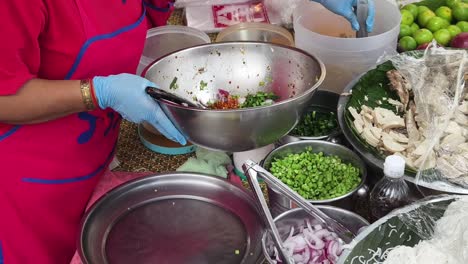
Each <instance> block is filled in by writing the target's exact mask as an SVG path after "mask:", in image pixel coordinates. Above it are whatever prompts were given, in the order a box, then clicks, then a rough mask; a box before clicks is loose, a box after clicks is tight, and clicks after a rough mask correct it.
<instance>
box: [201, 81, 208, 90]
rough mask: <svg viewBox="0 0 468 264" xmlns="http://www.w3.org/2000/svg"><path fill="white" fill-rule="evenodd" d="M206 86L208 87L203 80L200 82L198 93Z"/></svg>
mask: <svg viewBox="0 0 468 264" xmlns="http://www.w3.org/2000/svg"><path fill="white" fill-rule="evenodd" d="M207 86H208V83H206V82H204V81H203V80H202V81H200V91H203V90H205V88H206V87H207Z"/></svg>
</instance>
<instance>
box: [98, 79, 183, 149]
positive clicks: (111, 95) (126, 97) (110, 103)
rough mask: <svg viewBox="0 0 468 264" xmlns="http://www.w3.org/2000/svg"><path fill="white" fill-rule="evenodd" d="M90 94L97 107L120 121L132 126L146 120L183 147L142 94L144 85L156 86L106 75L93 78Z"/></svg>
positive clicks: (157, 108) (174, 130)
mask: <svg viewBox="0 0 468 264" xmlns="http://www.w3.org/2000/svg"><path fill="white" fill-rule="evenodd" d="M93 86H94V93H95V95H96V99H97V101H98V103H99V107H100V108H102V109H105V108H107V107H110V108H112V109H114V110H115V111H117V112H119V113H120V114H121V115H122V117H123V118H125V119H127V120H128V121H131V122H134V123H141V122H143V121H146V122H148V123H150V124H151V125H152V126H154V127H155V128H157V129H158V130H159V132H161V134H163V135H164V136H165V137H167V138H169V139H171V140H173V141H177V142H179V143H180V144H182V145H185V144H186V143H187V141H186V140H185V138H184V136H182V134H181V133H180V132H179V131H178V130H177V128H175V126H174V125H173V124H172V122H171V121H170V120H169V119H168V118H167V116H166V115H165V114H164V112H163V111H162V109H161V108H160V106H159V104H158V103H156V102H155V101H154V100H153V99H151V97H150V96H149V95H147V94H146V92H145V88H146V87H147V86H151V87H156V88H157V86H156V85H155V84H154V83H152V82H150V81H148V80H147V79H145V78H142V77H140V76H137V75H133V74H127V73H123V74H119V75H110V76H107V77H99V76H98V77H94V78H93Z"/></svg>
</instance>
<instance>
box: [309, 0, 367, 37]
mask: <svg viewBox="0 0 468 264" xmlns="http://www.w3.org/2000/svg"><path fill="white" fill-rule="evenodd" d="M313 1H315V2H317V3H320V4H322V5H323V6H324V7H326V8H327V9H328V10H330V11H332V12H333V13H335V14H337V15H340V16H343V17H344V18H346V19H347V20H348V21H349V23H351V26H352V27H353V29H354V30H356V31H358V30H359V22H358V20H357V17H356V15H355V14H354V11H353V7H355V6H356V3H357V0H313ZM374 15H375V8H374V1H373V0H368V12H367V19H366V29H367V31H368V32H372V29H373V27H374Z"/></svg>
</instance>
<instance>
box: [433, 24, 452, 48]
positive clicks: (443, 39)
mask: <svg viewBox="0 0 468 264" xmlns="http://www.w3.org/2000/svg"><path fill="white" fill-rule="evenodd" d="M434 39H435V40H436V41H437V43H439V44H440V45H442V46H447V45H448V44H449V43H450V40H451V39H452V35H450V31H448V30H447V29H445V28H443V29H439V30H437V31H436V32H435V33H434Z"/></svg>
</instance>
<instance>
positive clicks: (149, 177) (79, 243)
mask: <svg viewBox="0 0 468 264" xmlns="http://www.w3.org/2000/svg"><path fill="white" fill-rule="evenodd" d="M173 176H182V177H190V178H198V179H203V180H207V181H208V182H223V184H227V185H230V187H232V188H235V189H237V190H238V191H239V192H240V194H241V195H242V196H243V197H242V198H245V199H246V200H247V201H249V204H250V205H251V206H252V207H253V209H255V211H257V213H258V214H259V215H261V210H260V208H259V206H258V204H257V202H256V201H255V199H254V198H253V197H252V195H250V194H249V193H248V192H247V190H245V189H244V188H240V187H239V186H237V185H235V184H232V183H231V182H229V181H228V180H226V179H224V178H220V177H218V176H213V175H209V174H204V173H195V172H165V173H154V174H150V175H147V176H143V177H139V178H136V179H133V180H130V181H127V182H124V183H121V184H119V185H117V186H116V187H114V188H112V189H111V190H109V191H108V192H106V193H105V194H104V195H102V196H101V197H99V199H98V200H96V202H94V204H93V205H92V206H91V207H90V208H89V209H87V210H86V212H85V215H84V217H83V218H82V219H81V220H80V225H79V235H78V236H77V240H78V241H77V252H78V255H79V256H80V259H81V261H82V262H83V264H89V263H90V262H89V259H88V258H87V256H86V254H85V252H84V250H83V249H84V248H85V246H84V243H83V242H84V234H85V232H84V231H85V230H86V228H85V227H87V226H88V224H89V221H90V218H91V216H92V215H93V214H94V212H95V211H96V209H98V208H99V207H101V206H103V204H105V202H106V201H107V199H109V197H111V196H112V195H114V194H116V193H118V192H120V191H121V190H122V189H123V188H130V187H131V186H132V185H133V187H135V185H136V186H138V184H141V183H142V182H145V181H150V180H155V179H165V178H168V177H173ZM262 224H263V223H262Z"/></svg>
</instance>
